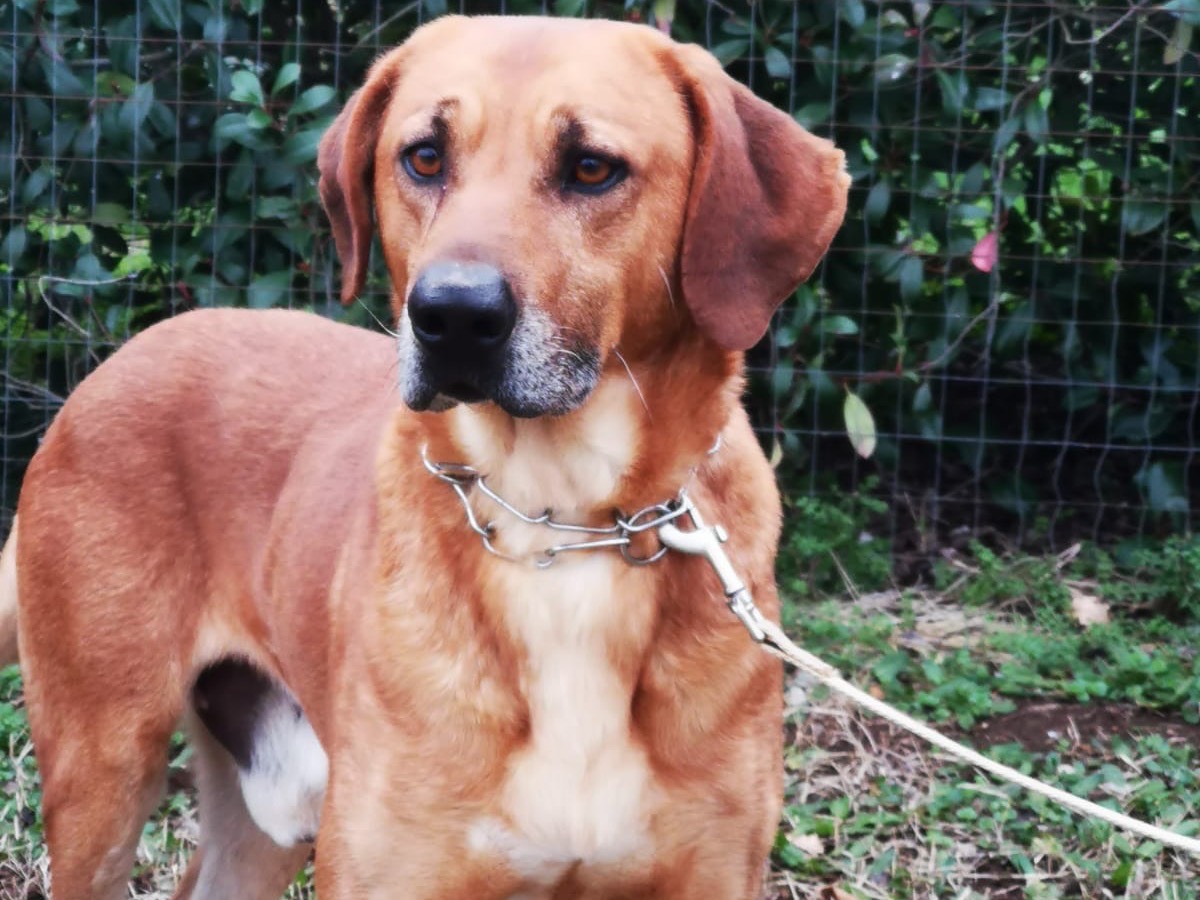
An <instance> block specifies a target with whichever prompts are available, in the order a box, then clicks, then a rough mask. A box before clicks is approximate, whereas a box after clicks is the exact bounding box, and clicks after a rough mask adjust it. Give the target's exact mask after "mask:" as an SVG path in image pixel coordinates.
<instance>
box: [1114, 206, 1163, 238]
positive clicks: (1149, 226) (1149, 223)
mask: <svg viewBox="0 0 1200 900" xmlns="http://www.w3.org/2000/svg"><path fill="white" fill-rule="evenodd" d="M1166 218H1167V204H1166V203H1163V202H1162V201H1161V200H1137V199H1135V198H1133V197H1127V198H1126V199H1125V204H1124V206H1122V207H1121V224H1122V225H1123V226H1124V227H1125V230H1126V231H1128V232H1129V233H1130V234H1146V233H1147V232H1150V231H1153V230H1154V229H1156V228H1158V227H1159V226H1160V225H1162V223H1163V222H1164V221H1165V220H1166Z"/></svg>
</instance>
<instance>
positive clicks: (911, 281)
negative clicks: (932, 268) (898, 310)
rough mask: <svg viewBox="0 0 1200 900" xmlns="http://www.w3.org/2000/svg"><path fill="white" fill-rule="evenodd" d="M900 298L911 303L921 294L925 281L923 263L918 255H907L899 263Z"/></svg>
mask: <svg viewBox="0 0 1200 900" xmlns="http://www.w3.org/2000/svg"><path fill="white" fill-rule="evenodd" d="M899 280H900V298H901V299H902V300H904V301H905V302H906V303H911V302H912V301H913V300H916V299H917V298H918V297H920V296H921V287H922V285H923V284H924V282H925V263H924V261H923V260H922V259H921V257H919V256H909V257H907V258H906V259H905V260H904V262H903V263H901V265H900V279H899Z"/></svg>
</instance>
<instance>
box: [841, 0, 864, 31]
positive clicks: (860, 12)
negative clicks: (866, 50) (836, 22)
mask: <svg viewBox="0 0 1200 900" xmlns="http://www.w3.org/2000/svg"><path fill="white" fill-rule="evenodd" d="M837 8H838V12H839V13H841V16H842V21H843V22H845V23H846V24H847V25H849V26H850V27H851V28H862V26H863V23H864V22H866V21H867V10H866V7H865V6H863V2H862V0H840V2H839V3H838V4H837Z"/></svg>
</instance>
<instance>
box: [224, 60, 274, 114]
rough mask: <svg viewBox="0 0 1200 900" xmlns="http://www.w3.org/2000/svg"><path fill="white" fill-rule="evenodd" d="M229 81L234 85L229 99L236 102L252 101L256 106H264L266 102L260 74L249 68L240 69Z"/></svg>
mask: <svg viewBox="0 0 1200 900" xmlns="http://www.w3.org/2000/svg"><path fill="white" fill-rule="evenodd" d="M229 81H230V83H231V84H232V85H233V90H232V91H230V92H229V99H230V100H233V101H234V102H235V103H252V104H254V105H255V106H262V105H263V103H265V102H266V97H265V96H264V95H263V89H262V83H261V82H260V81H259V80H258V76H257V75H255V74H254V73H253V72H251V71H250V70H249V69H238V70H237V71H236V72H234V73H233V75H232V76H231V77H230V79H229Z"/></svg>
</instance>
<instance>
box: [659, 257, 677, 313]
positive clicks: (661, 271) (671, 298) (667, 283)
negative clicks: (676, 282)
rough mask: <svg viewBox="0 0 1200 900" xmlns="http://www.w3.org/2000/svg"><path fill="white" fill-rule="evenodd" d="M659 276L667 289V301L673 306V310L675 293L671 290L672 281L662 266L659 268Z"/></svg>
mask: <svg viewBox="0 0 1200 900" xmlns="http://www.w3.org/2000/svg"><path fill="white" fill-rule="evenodd" d="M658 274H659V275H661V276H662V280H663V284H664V285H665V286H666V288H667V301H668V302H669V303H670V304H671V308H672V309H674V308H675V292H674V291H672V290H671V279H670V278H668V277H667V273H666V270H664V269H663V267H662V266H659V267H658Z"/></svg>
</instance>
